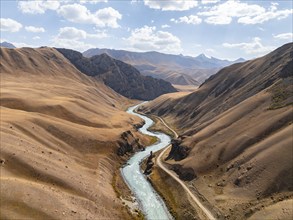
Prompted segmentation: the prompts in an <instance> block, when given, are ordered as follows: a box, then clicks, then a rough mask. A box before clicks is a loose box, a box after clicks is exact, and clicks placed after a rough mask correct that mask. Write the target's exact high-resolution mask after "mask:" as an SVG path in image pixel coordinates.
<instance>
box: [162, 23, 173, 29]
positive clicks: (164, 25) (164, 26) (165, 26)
mask: <svg viewBox="0 0 293 220" xmlns="http://www.w3.org/2000/svg"><path fill="white" fill-rule="evenodd" d="M169 27H171V26H170V25H168V24H163V25H162V26H161V28H169Z"/></svg>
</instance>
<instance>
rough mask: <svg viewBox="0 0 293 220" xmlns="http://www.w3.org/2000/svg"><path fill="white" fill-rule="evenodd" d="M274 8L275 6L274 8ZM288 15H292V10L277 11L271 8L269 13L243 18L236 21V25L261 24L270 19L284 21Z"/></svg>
mask: <svg viewBox="0 0 293 220" xmlns="http://www.w3.org/2000/svg"><path fill="white" fill-rule="evenodd" d="M274 7H275V6H274ZM290 14H293V9H285V10H280V11H277V9H276V8H273V9H272V10H270V11H266V12H264V13H262V14H259V15H257V16H254V17H252V16H245V17H241V18H239V19H238V23H242V24H262V23H263V22H265V21H268V20H272V19H278V20H281V19H284V18H286V17H288V16H289V15H290Z"/></svg>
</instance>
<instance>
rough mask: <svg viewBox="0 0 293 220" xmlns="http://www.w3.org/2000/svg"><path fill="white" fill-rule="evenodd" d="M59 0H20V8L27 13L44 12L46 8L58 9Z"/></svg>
mask: <svg viewBox="0 0 293 220" xmlns="http://www.w3.org/2000/svg"><path fill="white" fill-rule="evenodd" d="M59 6H60V3H59V1H50V0H46V1H45V0H39V1H19V2H18V9H19V10H20V11H21V12H22V13H26V14H44V13H45V12H46V10H57V9H58V8H59Z"/></svg>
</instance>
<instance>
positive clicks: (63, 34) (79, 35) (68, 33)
mask: <svg viewBox="0 0 293 220" xmlns="http://www.w3.org/2000/svg"><path fill="white" fill-rule="evenodd" d="M58 38H59V39H73V40H79V39H86V32H85V31H84V30H80V29H77V28H75V27H63V28H60V29H59V34H58Z"/></svg>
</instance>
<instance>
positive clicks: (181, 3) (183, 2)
mask: <svg viewBox="0 0 293 220" xmlns="http://www.w3.org/2000/svg"><path fill="white" fill-rule="evenodd" d="M144 4H145V5H147V6H148V7H150V8H152V9H161V10H162V11H185V10H189V9H191V8H194V7H196V6H197V5H198V2H197V1H196V0H176V1H164V0H163V1H154V0H144Z"/></svg>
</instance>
